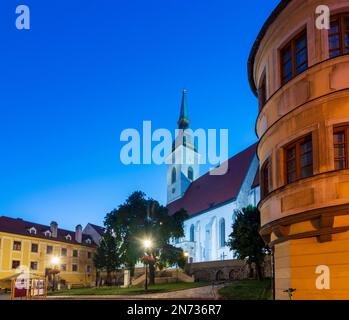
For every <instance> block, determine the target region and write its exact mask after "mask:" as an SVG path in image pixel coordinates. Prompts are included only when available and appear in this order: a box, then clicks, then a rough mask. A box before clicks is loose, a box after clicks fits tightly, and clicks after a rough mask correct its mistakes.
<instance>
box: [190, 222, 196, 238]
mask: <svg viewBox="0 0 349 320" xmlns="http://www.w3.org/2000/svg"><path fill="white" fill-rule="evenodd" d="M189 233H190V234H189V239H190V241H195V227H194V225H193V224H192V225H191V226H190V231H189Z"/></svg>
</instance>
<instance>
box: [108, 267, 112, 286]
mask: <svg viewBox="0 0 349 320" xmlns="http://www.w3.org/2000/svg"><path fill="white" fill-rule="evenodd" d="M107 286H111V273H110V271H109V270H108V271H107Z"/></svg>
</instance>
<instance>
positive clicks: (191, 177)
mask: <svg viewBox="0 0 349 320" xmlns="http://www.w3.org/2000/svg"><path fill="white" fill-rule="evenodd" d="M188 179H189V180H190V181H192V180H193V179H194V171H193V168H192V167H189V168H188Z"/></svg>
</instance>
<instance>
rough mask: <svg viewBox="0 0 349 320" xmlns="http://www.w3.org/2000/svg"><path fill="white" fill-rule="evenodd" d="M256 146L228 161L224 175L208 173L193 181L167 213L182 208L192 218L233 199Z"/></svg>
mask: <svg viewBox="0 0 349 320" xmlns="http://www.w3.org/2000/svg"><path fill="white" fill-rule="evenodd" d="M256 146H257V143H255V144H253V145H252V146H250V147H248V148H247V149H245V150H244V151H242V152H240V153H238V154H237V155H235V156H234V157H232V158H230V159H228V160H227V161H228V172H227V173H226V174H225V175H210V174H209V172H208V173H206V174H205V175H203V176H201V177H200V178H198V179H197V180H195V181H194V182H193V183H192V184H191V185H190V186H189V188H188V189H187V191H186V192H185V194H184V195H183V197H182V198H180V199H178V200H175V201H173V202H171V203H170V204H168V206H167V208H168V210H169V213H170V214H173V213H175V212H177V211H178V210H180V209H182V208H184V209H185V210H186V211H187V213H188V214H189V215H190V216H193V215H196V214H198V213H200V212H203V211H205V210H208V209H211V208H212V207H215V206H217V205H220V204H223V203H225V202H227V201H229V200H233V199H235V198H236V197H237V196H238V194H239V191H240V189H241V185H242V183H243V181H244V178H245V176H246V174H247V171H248V169H249V167H250V164H251V161H252V159H253V157H254V156H255V154H256Z"/></svg>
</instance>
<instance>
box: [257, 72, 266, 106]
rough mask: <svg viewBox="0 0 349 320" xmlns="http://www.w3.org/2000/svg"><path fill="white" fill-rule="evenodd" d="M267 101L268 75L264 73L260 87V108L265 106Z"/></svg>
mask: <svg viewBox="0 0 349 320" xmlns="http://www.w3.org/2000/svg"><path fill="white" fill-rule="evenodd" d="M266 102H267V78H266V75H265V74H264V75H263V77H262V80H261V84H260V86H259V89H258V105H259V110H261V109H262V108H263V106H264V105H265V103H266Z"/></svg>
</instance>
